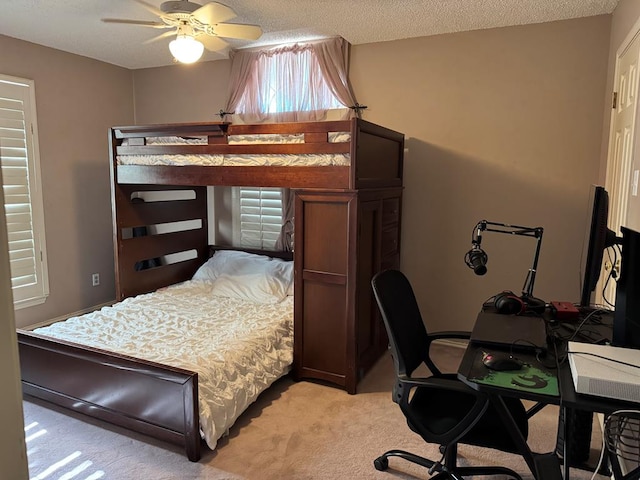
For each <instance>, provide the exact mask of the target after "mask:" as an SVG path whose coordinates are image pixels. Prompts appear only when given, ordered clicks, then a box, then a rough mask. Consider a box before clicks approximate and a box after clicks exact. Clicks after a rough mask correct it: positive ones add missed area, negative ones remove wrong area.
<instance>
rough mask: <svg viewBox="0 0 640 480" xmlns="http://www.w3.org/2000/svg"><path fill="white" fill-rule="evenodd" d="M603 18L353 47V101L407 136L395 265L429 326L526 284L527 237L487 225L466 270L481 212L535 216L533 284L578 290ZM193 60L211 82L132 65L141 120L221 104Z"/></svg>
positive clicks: (543, 292) (599, 92)
mask: <svg viewBox="0 0 640 480" xmlns="http://www.w3.org/2000/svg"><path fill="white" fill-rule="evenodd" d="M610 20H611V18H610V16H600V17H593V18H585V19H579V20H571V21H563V22H555V23H547V24H541V25H530V26H522V27H510V28H500V29H491V30H482V31H476V32H467V33H459V34H450V35H439V36H433V37H425V38H417V39H410V40H402V41H394V42H385V43H378V44H369V45H357V46H354V47H353V49H352V63H351V81H352V84H353V86H354V89H355V92H356V95H357V98H358V101H359V102H360V103H363V104H365V105H368V106H369V108H368V110H366V111H365V114H364V117H365V119H367V120H370V121H373V122H376V123H380V124H382V125H384V126H387V127H390V128H393V129H396V130H399V131H401V132H404V133H405V134H406V136H407V142H406V146H407V152H406V163H405V186H406V190H405V201H404V212H403V229H402V234H403V240H402V268H403V270H404V271H405V272H406V273H407V275H408V276H409V277H410V279H411V280H412V282H413V283H414V286H415V288H416V292H417V296H418V298H419V301H420V304H421V307H422V309H423V311H424V312H425V316H428V317H429V318H428V324H429V327H430V328H431V329H434V330H438V329H445V328H447V329H450V328H470V327H471V325H472V324H473V320H474V319H475V313H476V312H477V310H478V309H479V307H480V305H481V303H482V301H483V300H485V299H486V298H487V297H489V296H490V295H492V294H494V293H497V292H498V291H501V290H502V289H513V290H516V291H519V290H520V289H521V288H522V284H523V282H524V278H525V275H526V272H527V270H528V268H529V267H530V265H531V261H532V258H533V252H534V247H535V241H534V240H532V239H528V238H522V237H508V236H506V235H499V234H487V235H485V238H484V241H483V246H484V247H485V248H486V251H487V252H488V254H489V257H490V260H489V265H488V267H489V273H487V275H486V276H484V277H476V276H475V275H474V274H473V272H472V271H471V270H469V269H468V268H467V267H466V266H465V265H464V262H463V256H464V254H465V252H466V251H467V250H469V248H470V238H471V231H472V228H473V226H474V225H475V223H476V222H477V221H478V220H481V219H483V218H486V219H488V220H491V221H496V222H507V223H516V224H521V225H525V226H538V225H541V226H543V227H544V228H545V234H544V240H543V246H542V254H541V259H540V264H539V274H538V279H537V281H536V289H535V293H537V294H538V295H539V296H540V297H542V298H543V299H545V300H567V301H577V300H578V299H579V274H578V270H579V260H580V249H581V245H582V237H583V234H584V220H585V216H586V212H585V209H586V202H587V195H588V190H589V185H590V184H591V183H593V182H596V181H597V179H598V172H599V161H600V148H601V138H602V133H601V132H602V112H603V104H604V92H605V81H606V73H607V56H608V45H609V33H610ZM201 69H202V70H198V71H197V75H200V74H203V75H207V76H208V77H209V79H206V80H203V79H198V80H197V81H196V79H191V80H189V72H188V71H180V70H178V69H177V67H166V68H160V69H149V70H142V71H136V72H135V73H134V76H135V84H136V116H137V119H138V120H139V121H140V122H143V121H144V122H147V121H153V122H164V121H196V120H202V119H209V118H211V116H212V115H213V114H215V112H217V111H218V110H219V109H220V108H221V106H222V105H223V101H224V98H225V96H224V94H222V95H221V94H219V93H218V92H217V91H219V92H224V91H226V90H225V87H224V82H223V79H224V78H226V77H228V63H227V62H226V61H225V62H210V63H209V64H202V66H201ZM210 84H213V85H215V87H216V92H213V91H211V90H212V86H211V85H210ZM178 85H182V87H181V89H180V90H179V91H178ZM203 88H204V89H205V90H204V91H202V90H201V89H203ZM194 95H195V98H196V99H197V101H194V100H193V99H192V98H191V96H194ZM427 312H428V314H427Z"/></svg>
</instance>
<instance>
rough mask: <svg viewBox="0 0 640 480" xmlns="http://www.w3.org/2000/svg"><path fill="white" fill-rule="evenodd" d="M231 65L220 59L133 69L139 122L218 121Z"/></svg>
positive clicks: (225, 94)
mask: <svg viewBox="0 0 640 480" xmlns="http://www.w3.org/2000/svg"><path fill="white" fill-rule="evenodd" d="M167 55H168V53H167ZM230 66H231V63H230V62H229V60H218V61H215V62H202V63H196V64H193V65H173V66H171V67H161V68H145V69H141V70H134V71H133V78H134V84H135V87H134V88H135V90H134V92H135V93H134V95H135V115H136V123H138V124H145V123H173V122H219V121H220V117H219V116H218V115H217V113H218V112H220V110H224V107H225V103H226V99H227V86H228V83H229V69H230Z"/></svg>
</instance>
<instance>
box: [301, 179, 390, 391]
mask: <svg viewBox="0 0 640 480" xmlns="http://www.w3.org/2000/svg"><path fill="white" fill-rule="evenodd" d="M401 193H402V188H397V187H394V188H375V189H373V188H370V189H362V190H358V191H346V192H344V191H342V192H337V191H336V192H327V191H312V190H299V191H297V192H296V201H295V232H296V233H295V238H296V241H295V251H294V261H295V288H296V297H295V323H294V337H295V346H294V375H295V376H296V377H297V378H298V379H316V380H321V381H326V382H330V383H332V384H335V385H339V386H341V387H343V388H344V389H345V390H347V391H348V392H349V393H356V386H357V383H358V381H359V380H360V379H361V378H362V376H364V374H365V373H366V372H367V371H368V370H369V369H370V368H371V366H372V365H373V364H374V363H375V362H376V361H377V360H378V358H380V356H381V355H382V353H384V352H385V351H386V349H387V344H388V340H387V337H386V332H385V330H384V326H383V324H382V320H381V318H380V314H379V312H378V307H377V305H376V302H375V298H374V296H373V291H372V289H371V279H372V278H373V276H374V275H375V274H376V273H377V272H378V271H380V270H381V269H383V268H397V267H398V266H399V259H400V254H399V250H400V209H401Z"/></svg>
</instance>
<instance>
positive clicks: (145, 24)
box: [102, 18, 171, 28]
mask: <svg viewBox="0 0 640 480" xmlns="http://www.w3.org/2000/svg"><path fill="white" fill-rule="evenodd" d="M102 21H103V22H104V23H122V24H125V25H139V26H142V27H152V28H169V27H170V26H171V25H167V24H166V23H163V22H153V21H146V20H127V19H125V18H103V19H102Z"/></svg>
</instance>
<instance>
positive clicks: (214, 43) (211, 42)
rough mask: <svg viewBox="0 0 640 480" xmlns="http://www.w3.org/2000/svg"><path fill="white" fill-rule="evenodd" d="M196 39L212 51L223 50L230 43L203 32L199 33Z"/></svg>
mask: <svg viewBox="0 0 640 480" xmlns="http://www.w3.org/2000/svg"><path fill="white" fill-rule="evenodd" d="M196 40H198V41H199V42H202V44H203V45H204V48H206V49H207V50H209V51H211V52H221V51H222V50H224V49H225V48H227V47H229V44H228V43H227V42H225V41H224V40H222V39H221V38H218V37H212V36H211V35H207V34H203V35H198V36H197V37H196Z"/></svg>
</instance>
